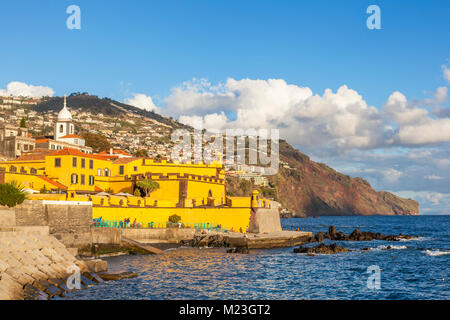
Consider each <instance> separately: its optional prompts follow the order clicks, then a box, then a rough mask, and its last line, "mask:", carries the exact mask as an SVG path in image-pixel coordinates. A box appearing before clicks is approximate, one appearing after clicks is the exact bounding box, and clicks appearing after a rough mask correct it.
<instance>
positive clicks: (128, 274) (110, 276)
mask: <svg viewBox="0 0 450 320" xmlns="http://www.w3.org/2000/svg"><path fill="white" fill-rule="evenodd" d="M98 276H99V277H100V278H102V279H103V280H104V281H113V280H122V279H130V278H136V277H137V276H138V274H137V273H136V272H132V271H125V272H121V273H99V274H98Z"/></svg>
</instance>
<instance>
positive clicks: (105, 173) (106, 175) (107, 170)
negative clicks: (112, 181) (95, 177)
mask: <svg viewBox="0 0 450 320" xmlns="http://www.w3.org/2000/svg"><path fill="white" fill-rule="evenodd" d="M104 176H105V177H109V169H108V168H105V170H104Z"/></svg>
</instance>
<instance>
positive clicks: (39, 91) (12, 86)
mask: <svg viewBox="0 0 450 320" xmlns="http://www.w3.org/2000/svg"><path fill="white" fill-rule="evenodd" d="M54 93H55V92H54V91H53V89H52V88H49V87H44V86H33V85H31V84H30V85H29V84H26V83H24V82H18V81H12V82H10V83H8V85H7V86H6V90H4V89H0V96H11V95H12V96H16V97H19V96H22V97H32V98H40V97H44V96H49V97H51V96H53V94H54Z"/></svg>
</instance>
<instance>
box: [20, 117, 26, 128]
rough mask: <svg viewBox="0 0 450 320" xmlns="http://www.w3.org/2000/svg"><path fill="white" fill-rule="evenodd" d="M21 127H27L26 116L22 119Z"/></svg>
mask: <svg viewBox="0 0 450 320" xmlns="http://www.w3.org/2000/svg"><path fill="white" fill-rule="evenodd" d="M20 127H21V128H26V127H27V121H26V120H25V118H22V120H20Z"/></svg>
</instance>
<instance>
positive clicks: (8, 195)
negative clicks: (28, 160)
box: [0, 181, 27, 208]
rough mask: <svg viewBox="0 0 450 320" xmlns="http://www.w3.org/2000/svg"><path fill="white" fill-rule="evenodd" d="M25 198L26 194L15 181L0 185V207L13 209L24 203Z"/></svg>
mask: <svg viewBox="0 0 450 320" xmlns="http://www.w3.org/2000/svg"><path fill="white" fill-rule="evenodd" d="M26 198H27V194H26V192H25V191H23V187H22V186H21V185H20V184H19V183H17V182H16V181H11V182H9V183H5V184H0V205H2V206H8V207H9V208H13V207H15V206H17V205H19V204H21V203H22V202H24V201H25V199H26Z"/></svg>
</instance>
